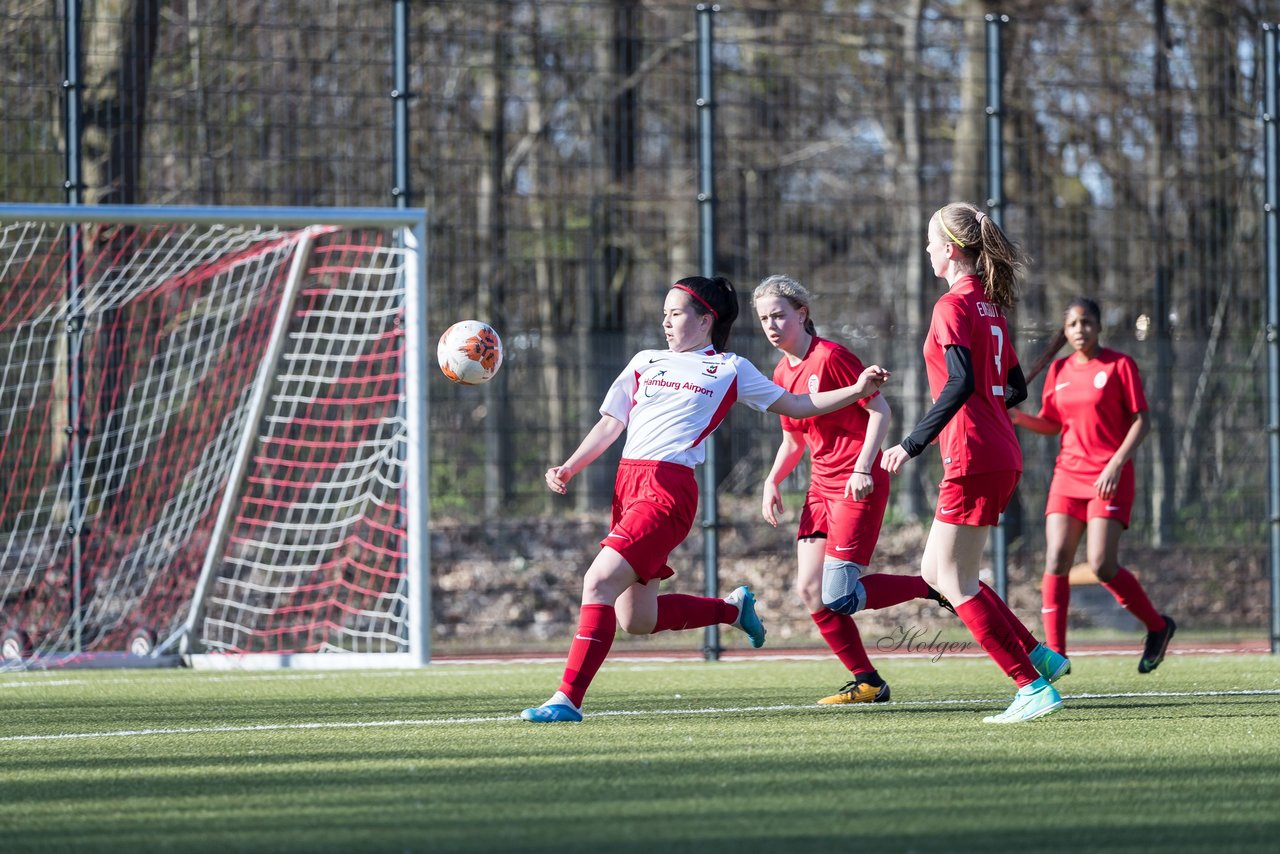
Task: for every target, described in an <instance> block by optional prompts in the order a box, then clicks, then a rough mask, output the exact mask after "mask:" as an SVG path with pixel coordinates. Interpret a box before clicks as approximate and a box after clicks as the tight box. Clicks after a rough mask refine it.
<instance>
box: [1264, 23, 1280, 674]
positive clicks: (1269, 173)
mask: <svg viewBox="0 0 1280 854" xmlns="http://www.w3.org/2000/svg"><path fill="white" fill-rule="evenodd" d="M1276 33H1277V29H1276V25H1275V24H1263V26H1262V40H1263V79H1264V81H1265V94H1264V99H1265V102H1264V109H1263V114H1262V124H1263V129H1264V131H1265V135H1266V187H1265V188H1264V199H1265V201H1264V204H1263V207H1262V209H1263V219H1264V222H1265V224H1266V232H1265V233H1266V253H1267V261H1266V279H1267V324H1266V340H1267V424H1266V431H1267V532H1268V534H1269V535H1270V537H1269V542H1270V550H1269V552H1270V553H1269V555H1268V558H1269V563H1270V577H1271V632H1270V634H1271V653H1272V654H1273V655H1275V654H1277V653H1280V221H1278V219H1277V217H1278V216H1280V213H1278V211H1277V208H1280V126H1278V125H1277V122H1280V92H1277V80H1276V72H1277V69H1276V63H1277V56H1276V38H1277V36H1276Z"/></svg>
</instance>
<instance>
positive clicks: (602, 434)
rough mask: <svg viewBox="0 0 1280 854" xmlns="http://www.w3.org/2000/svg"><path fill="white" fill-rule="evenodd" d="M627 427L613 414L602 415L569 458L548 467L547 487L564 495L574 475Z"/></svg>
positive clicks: (592, 460)
mask: <svg viewBox="0 0 1280 854" xmlns="http://www.w3.org/2000/svg"><path fill="white" fill-rule="evenodd" d="M625 429H626V425H625V424H623V423H622V422H621V421H619V420H618V419H617V418H614V417H613V416H612V415H601V416H600V420H599V421H597V422H596V426H594V427H592V428H591V430H590V431H588V433H587V435H586V436H585V437H584V438H583V440H582V442H581V444H579V445H578V449H577V450H576V451H574V452H573V453H572V454H571V455H570V456H569V459H567V460H565V461H564V462H563V463H561V464H560V465H558V466H552V467H551V468H549V469H547V473H546V474H545V475H543V477H544V478H545V479H546V481H547V488H548V489H550V490H551V491H552V492H558V493H560V494H561V495H564V494H565V493H566V492H567V491H568V486H569V481H570V480H572V479H573V476H574V475H576V474H577V473H578V472H580V471H582V470H583V469H584V468H586V467H587V466H589V465H591V464H592V463H593V462H595V460H596V458H597V457H599V456H600V455H601V454H603V453H604V452H605V450H606V449H607V448H608V447H609V446H610V445H612V444H613V443H614V442H615V441H617V438H618V437H619V436H621V435H622V431H623V430H625Z"/></svg>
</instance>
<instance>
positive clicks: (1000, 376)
mask: <svg viewBox="0 0 1280 854" xmlns="http://www.w3.org/2000/svg"><path fill="white" fill-rule="evenodd" d="M991 335H992V336H993V337H994V338H995V339H996V373H995V378H996V379H997V380H1001V381H1002V382H1001V384H1000V385H992V386H991V394H992V395H994V396H995V397H1004V385H1003V380H1004V370H1003V367H1002V365H1001V364H1000V358H1001V356H1003V355H1004V329H1002V328H1001V327H999V326H996V325H995V324H994V323H993V324H991Z"/></svg>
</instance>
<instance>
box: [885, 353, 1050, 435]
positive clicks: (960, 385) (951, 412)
mask: <svg viewBox="0 0 1280 854" xmlns="http://www.w3.org/2000/svg"><path fill="white" fill-rule="evenodd" d="M1025 387H1026V383H1025V382H1024V383H1023V388H1024V390H1025ZM971 394H973V353H971V352H970V351H969V348H968V347H961V346H959V345H956V344H952V345H951V346H949V347H947V384H946V385H944V386H943V387H942V393H941V394H939V395H938V399H937V400H936V401H934V404H933V406H932V408H930V409H929V411H928V412H926V413H925V414H924V417H923V418H921V419H920V423H919V424H917V425H916V429H914V430H912V431H911V435H910V436H908V437H907V438H905V439H903V440H902V447H903V449H904V450H905V451H906V452H907V453H908V454H910V455H911V456H913V457H918V456H920V454H921V452H922V451H924V449H925V448H927V447H929V443H930V442H932V441H933V440H934V439H936V438H938V434H939V433H941V432H942V428H943V427H946V426H947V422H948V421H950V420H951V419H952V418H953V417H955V414H956V413H957V412H959V411H960V407H962V406H964V402H965V401H966V400H968V399H969V395H971ZM1024 395H1025V391H1024Z"/></svg>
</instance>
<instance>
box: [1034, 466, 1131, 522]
mask: <svg viewBox="0 0 1280 854" xmlns="http://www.w3.org/2000/svg"><path fill="white" fill-rule="evenodd" d="M1135 481H1136V478H1135V477H1134V474H1133V468H1132V467H1129V466H1126V467H1125V468H1124V469H1123V470H1122V471H1121V472H1120V483H1118V484H1117V485H1116V494H1115V495H1113V496H1111V497H1110V498H1099V497H1098V496H1097V495H1092V496H1088V497H1080V496H1074V495H1064V494H1062V492H1059V491H1055V489H1058V490H1060V489H1061V488H1062V484H1061V483H1060V482H1059V480H1058V478H1057V476H1054V479H1053V483H1052V484H1050V485H1049V500H1048V501H1046V502H1045V506H1044V515H1046V516H1048V515H1049V514H1051V513H1064V514H1066V515H1067V516H1070V517H1071V518H1073V519H1079V520H1080V521H1081V522H1084V523H1085V524H1088V522H1089V520H1090V519H1115V520H1116V521H1117V522H1119V523H1120V524H1121V525H1123V526H1124V527H1125V528H1128V527H1129V518H1130V516H1131V515H1132V514H1133V499H1134V493H1135V492H1136V491H1137V489H1136V487H1135V485H1134V484H1135Z"/></svg>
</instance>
